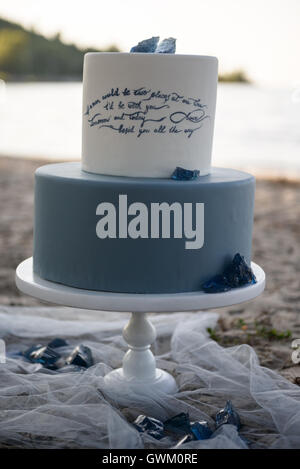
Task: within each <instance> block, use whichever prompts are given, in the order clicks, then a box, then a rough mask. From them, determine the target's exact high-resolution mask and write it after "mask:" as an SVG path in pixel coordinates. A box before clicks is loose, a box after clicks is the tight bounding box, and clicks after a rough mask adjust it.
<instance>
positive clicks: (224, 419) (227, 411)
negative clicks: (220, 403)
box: [216, 401, 241, 430]
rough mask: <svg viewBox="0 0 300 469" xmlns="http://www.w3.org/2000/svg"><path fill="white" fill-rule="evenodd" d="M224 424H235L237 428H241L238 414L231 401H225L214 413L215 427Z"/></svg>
mask: <svg viewBox="0 0 300 469" xmlns="http://www.w3.org/2000/svg"><path fill="white" fill-rule="evenodd" d="M225 424H230V425H235V426H236V428H237V429H238V430H239V429H240V428H241V420H240V416H239V414H238V413H237V411H236V410H235V408H234V407H233V405H232V402H231V401H227V402H226V405H225V407H224V409H221V410H220V411H219V412H218V413H217V414H216V426H217V428H218V427H220V426H221V425H225Z"/></svg>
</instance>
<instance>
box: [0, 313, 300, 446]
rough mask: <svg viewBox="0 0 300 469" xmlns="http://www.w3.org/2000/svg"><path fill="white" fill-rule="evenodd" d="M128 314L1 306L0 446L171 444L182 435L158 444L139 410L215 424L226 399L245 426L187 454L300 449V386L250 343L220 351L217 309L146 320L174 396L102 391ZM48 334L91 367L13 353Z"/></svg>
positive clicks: (226, 429)
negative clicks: (84, 354) (140, 424)
mask: <svg viewBox="0 0 300 469" xmlns="http://www.w3.org/2000/svg"><path fill="white" fill-rule="evenodd" d="M128 317H129V315H127V314H124V313H107V312H92V311H83V310H75V309H70V308H55V307H53V308H49V307H47V308H17V307H1V308H0V336H1V338H3V339H4V340H5V342H6V347H7V361H6V364H0V447H18V448H172V447H174V446H175V445H176V443H177V441H178V438H175V439H171V438H170V437H166V438H163V439H162V440H160V441H158V440H155V439H153V438H152V437H150V436H147V435H144V434H140V433H138V432H137V431H136V430H135V428H134V427H133V426H132V425H131V423H130V422H132V421H133V420H134V419H135V418H136V417H137V416H138V415H139V414H146V415H149V416H153V417H156V418H158V419H161V420H164V419H166V418H168V417H171V416H173V415H175V414H178V413H179V412H189V414H190V418H191V420H199V419H201V420H202V419H205V420H208V421H209V422H210V423H211V424H212V425H213V422H214V421H213V417H214V415H215V413H216V412H217V411H218V410H219V409H220V408H221V407H223V406H224V404H225V401H226V400H227V399H231V400H232V402H233V404H234V406H235V408H236V409H237V410H238V411H239V413H240V416H241V420H242V423H243V427H242V430H241V432H240V435H241V436H242V438H240V435H239V434H238V433H237V431H236V429H235V427H233V426H231V425H225V426H223V427H221V428H220V429H219V430H218V431H217V432H216V433H215V434H214V437H213V438H211V439H209V440H204V441H193V442H190V443H187V444H186V445H185V446H184V448H247V447H250V448H299V447H300V390H299V388H298V387H297V386H296V385H293V384H291V383H290V382H288V381H286V380H285V379H284V378H283V377H281V376H280V375H279V374H277V373H275V372H273V371H271V370H269V369H267V368H263V367H261V366H260V365H259V362H258V358H257V356H256V354H255V351H254V350H253V349H252V348H251V347H249V346H248V345H240V346H235V347H229V348H223V347H221V346H219V345H218V344H217V343H216V342H214V341H213V340H211V339H210V338H209V336H208V333H207V327H214V325H215V323H216V321H217V318H218V316H217V314H216V313H212V312H210V313H201V312H199V313H176V314H157V315H152V316H151V320H152V321H153V323H154V325H155V326H156V328H157V333H158V339H157V341H156V343H155V345H154V352H155V354H156V356H157V364H158V366H159V367H161V368H163V369H165V370H167V371H169V372H170V373H172V374H173V375H174V376H175V378H176V381H177V384H178V387H179V392H178V393H177V394H176V395H174V396H167V395H164V394H157V393H155V394H153V395H149V392H148V398H147V400H146V401H145V400H144V399H143V398H142V396H141V395H138V394H137V393H136V392H135V390H134V388H133V387H132V386H130V385H128V386H127V387H126V386H124V387H123V389H122V393H123V400H124V403H125V405H124V406H122V407H119V406H118V405H117V404H116V403H115V401H114V398H115V396H114V395H113V394H110V395H109V396H107V395H105V386H104V380H103V377H104V376H105V374H106V373H107V372H108V371H110V370H111V369H113V368H116V367H118V366H120V365H121V361H122V356H123V354H124V351H125V350H126V344H125V342H124V340H123V338H122V336H121V331H122V328H123V326H124V325H125V324H126V322H127V321H128ZM54 337H62V338H65V339H67V340H68V341H69V342H70V343H71V344H72V345H77V344H79V343H83V344H85V345H87V346H89V347H90V348H91V350H92V353H93V356H94V359H95V362H96V364H95V365H94V366H93V367H91V368H89V369H87V370H86V371H82V372H75V371H70V372H67V373H57V372H53V371H49V370H45V369H43V368H42V367H41V366H40V365H36V364H31V363H29V362H26V361H24V360H22V359H21V358H20V357H18V356H17V355H16V353H17V352H19V351H20V350H24V349H25V348H26V347H27V346H29V345H32V344H37V343H42V344H46V343H47V342H48V341H49V340H51V339H52V338H54Z"/></svg>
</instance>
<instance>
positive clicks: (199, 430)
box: [191, 420, 213, 440]
mask: <svg viewBox="0 0 300 469" xmlns="http://www.w3.org/2000/svg"><path fill="white" fill-rule="evenodd" d="M191 433H192V434H193V436H194V438H195V440H207V439H208V438H210V437H211V435H212V433H213V432H212V430H211V429H210V428H209V426H208V423H207V422H206V420H200V421H199V422H193V423H192V424H191Z"/></svg>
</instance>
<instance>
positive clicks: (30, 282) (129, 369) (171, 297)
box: [16, 258, 265, 403]
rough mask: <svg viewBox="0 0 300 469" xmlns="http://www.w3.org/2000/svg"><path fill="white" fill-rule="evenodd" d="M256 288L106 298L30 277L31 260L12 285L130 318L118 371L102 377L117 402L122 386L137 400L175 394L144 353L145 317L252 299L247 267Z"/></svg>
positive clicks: (148, 330) (149, 339) (261, 281)
mask: <svg viewBox="0 0 300 469" xmlns="http://www.w3.org/2000/svg"><path fill="white" fill-rule="evenodd" d="M251 267H252V270H253V272H254V274H255V276H256V280H257V283H255V284H254V285H248V286H245V287H242V288H236V289H234V290H230V291H228V292H225V293H213V294H207V293H204V292H201V291H199V292H190V293H172V294H154V293H153V294H134V293H110V292H101V291H89V290H81V289H79V288H72V287H67V286H65V285H61V284H58V283H54V282H49V281H47V280H44V279H42V278H40V277H39V276H38V275H36V274H35V273H34V272H33V268H32V258H30V259H26V260H25V261H23V262H22V263H21V264H20V265H19V266H18V267H17V270H16V285H17V287H18V288H19V289H20V290H21V291H22V292H24V293H27V294H28V295H31V296H34V297H36V298H39V299H41V300H44V301H47V302H50V303H56V304H59V305H64V306H71V307H75V308H84V309H94V310H99V314H101V310H102V311H120V312H130V313H131V319H130V321H129V323H128V324H127V325H126V326H125V327H124V329H123V337H124V339H125V341H126V342H127V344H128V347H129V349H128V351H127V352H126V354H125V356H124V358H123V368H118V369H117V370H114V371H111V372H110V373H108V374H107V375H106V376H105V378H104V381H105V389H104V392H106V393H107V394H110V393H111V394H112V395H113V398H114V400H117V401H118V402H120V403H121V402H122V397H123V391H124V385H128V387H129V388H130V387H131V385H132V389H133V390H134V392H137V393H139V390H140V393H139V398H141V397H143V396H144V397H145V398H147V394H148V393H152V392H153V391H155V390H157V391H160V392H164V393H167V394H173V393H175V392H176V391H177V386H176V382H175V380H174V378H173V377H172V376H171V375H170V374H169V373H167V372H166V371H163V370H160V369H157V368H156V361H155V357H154V355H153V353H152V352H151V350H150V347H151V344H152V343H153V342H154V341H155V339H156V331H155V328H154V326H153V325H152V324H151V322H150V321H149V320H148V318H147V313H148V312H154V313H155V312H169V313H172V312H178V311H180V312H184V311H199V310H203V309H211V308H214V309H215V308H220V307H224V306H231V305H234V304H238V303H243V302H244V301H249V300H251V299H253V298H255V297H256V296H258V295H259V294H260V293H262V291H263V290H264V287H265V273H264V271H263V270H262V269H261V267H259V266H258V265H257V264H254V262H252V264H251Z"/></svg>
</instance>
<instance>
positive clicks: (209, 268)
mask: <svg viewBox="0 0 300 469" xmlns="http://www.w3.org/2000/svg"><path fill="white" fill-rule="evenodd" d="M254 190H255V180H254V177H253V176H251V175H249V174H247V173H244V172H240V171H236V170H231V169H220V168H213V170H212V173H211V174H210V175H208V176H203V177H200V178H199V179H196V180H192V181H174V180H172V179H153V178H128V177H117V176H102V175H96V174H91V173H87V172H85V171H82V170H81V165H80V163H59V164H51V165H46V166H42V167H41V168H39V169H38V170H37V171H36V175H35V227H34V271H35V272H36V273H37V274H38V275H39V276H40V277H42V278H44V279H47V280H50V281H53V282H58V283H62V284H65V285H69V286H72V287H77V288H83V289H88V290H100V291H112V292H131V293H175V292H189V291H197V290H200V288H201V285H202V284H203V283H204V282H205V281H207V280H208V279H210V278H211V277H213V276H214V275H216V274H219V273H220V272H222V271H223V270H224V268H225V267H226V265H227V264H228V263H229V262H230V261H231V260H232V258H233V256H234V255H235V254H236V253H237V252H239V253H240V254H241V255H242V256H244V257H245V260H246V262H247V263H248V264H249V263H250V262H251V239H252V224H253V208H254ZM119 194H127V196H128V205H130V204H131V203H133V202H141V203H144V204H145V205H146V206H147V207H149V212H150V204H151V203H153V202H159V203H161V202H167V203H169V204H171V203H173V202H180V203H181V204H183V203H191V202H193V203H204V204H205V205H204V207H205V210H204V245H203V247H202V248H201V249H191V250H188V249H185V242H186V239H184V238H179V239H178V238H177V239H176V238H172V237H171V238H170V239H162V238H158V239H153V238H148V239H142V238H138V239H131V238H126V239H118V238H116V239H111V238H106V239H99V238H98V237H97V235H96V224H97V221H98V220H99V216H97V215H96V207H97V206H98V204H99V203H101V202H111V203H113V204H114V205H115V206H116V207H117V206H118V200H119ZM129 218H130V217H129Z"/></svg>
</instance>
